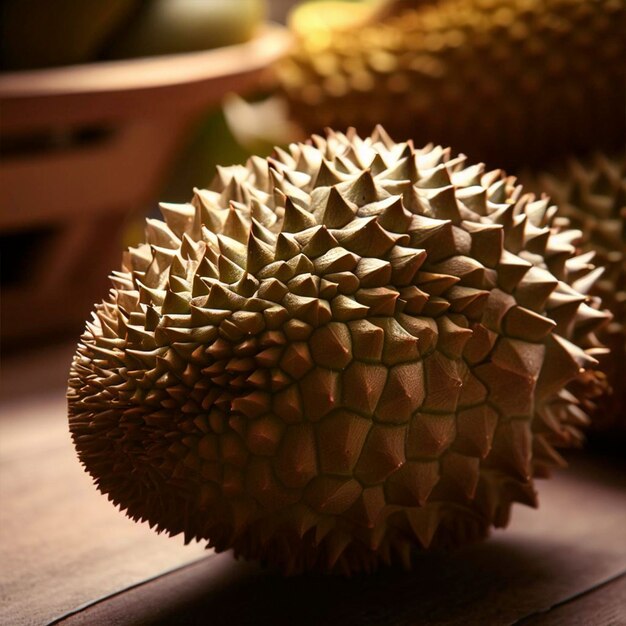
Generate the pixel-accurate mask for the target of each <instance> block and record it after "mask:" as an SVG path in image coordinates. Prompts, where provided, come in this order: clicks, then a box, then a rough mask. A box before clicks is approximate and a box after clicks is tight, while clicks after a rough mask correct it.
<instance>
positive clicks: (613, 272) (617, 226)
mask: <svg viewBox="0 0 626 626" xmlns="http://www.w3.org/2000/svg"><path fill="white" fill-rule="evenodd" d="M521 180H522V182H523V184H524V186H525V187H526V188H528V189H529V190H531V191H534V192H536V193H538V194H540V193H546V194H547V195H548V196H549V197H550V199H551V200H552V201H553V202H554V203H555V204H556V205H557V206H558V207H559V221H560V223H561V224H562V227H563V228H577V229H579V230H580V231H581V232H582V233H583V238H582V240H581V242H580V244H579V247H580V249H581V250H582V252H584V253H588V254H589V255H590V257H591V258H592V259H593V262H594V263H596V264H597V265H600V266H602V267H603V268H604V271H603V273H602V276H600V278H599V279H598V280H597V281H596V282H595V284H594V286H593V288H592V289H591V293H592V294H593V295H594V296H597V297H599V298H600V299H601V301H602V304H603V306H605V307H606V308H607V309H608V310H609V311H610V312H611V313H612V314H613V320H612V321H611V323H610V324H608V325H607V326H606V327H605V328H603V329H602V331H601V332H600V333H599V337H600V339H601V341H602V343H603V344H604V345H606V346H607V347H608V348H610V352H608V353H606V354H596V357H597V358H598V360H599V362H600V367H599V372H590V373H588V374H587V376H584V377H583V378H582V380H581V381H578V382H577V384H587V385H588V386H593V385H594V384H595V385H599V392H600V393H597V394H595V395H596V397H595V398H590V405H589V406H588V410H589V412H590V413H591V414H592V418H593V419H592V424H591V427H592V428H593V429H595V430H600V431H603V430H609V429H619V430H621V431H622V432H623V431H626V369H625V368H624V363H625V362H626V155H624V154H623V153H622V154H618V153H614V154H608V155H607V154H601V153H597V154H595V155H593V156H591V157H589V158H587V159H583V160H580V159H574V158H570V159H569V160H568V161H567V162H565V163H562V164H560V165H555V166H553V167H552V168H551V169H550V170H549V171H544V172H542V173H535V174H533V173H529V172H527V173H525V174H523V175H522V176H521ZM583 280H584V278H583ZM598 373H600V375H602V374H604V375H605V376H606V379H607V381H608V393H602V391H604V389H603V385H602V380H601V379H600V380H598ZM604 387H605V388H606V386H604Z"/></svg>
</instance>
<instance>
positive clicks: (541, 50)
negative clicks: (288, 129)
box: [278, 0, 626, 168]
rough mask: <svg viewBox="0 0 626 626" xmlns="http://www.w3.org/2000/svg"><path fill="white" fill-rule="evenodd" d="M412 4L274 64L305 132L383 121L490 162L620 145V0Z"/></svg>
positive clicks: (625, 74)
mask: <svg viewBox="0 0 626 626" xmlns="http://www.w3.org/2000/svg"><path fill="white" fill-rule="evenodd" d="M415 4H416V8H415V9H414V10H409V11H403V12H401V14H399V15H398V16H397V17H391V18H389V19H386V20H383V21H382V22H380V23H377V24H372V25H371V26H370V27H369V28H363V27H360V28H358V29H356V28H355V29H353V30H351V31H348V32H342V33H340V34H337V35H336V36H335V37H332V38H329V37H323V38H320V37H318V36H316V34H315V33H312V34H311V36H309V37H303V38H301V39H300V40H299V44H298V45H297V46H296V49H295V50H294V52H293V54H292V55H291V56H290V57H289V58H288V59H287V60H286V61H284V62H283V63H282V64H281V65H280V66H279V68H278V77H279V81H280V83H281V88H280V89H281V92H282V93H283V94H284V96H285V97H286V99H287V100H288V102H289V105H290V111H291V116H292V118H293V119H294V121H296V122H298V123H299V124H301V125H302V127H303V128H304V129H305V130H306V131H307V132H320V130H321V129H323V128H325V127H331V128H334V129H338V130H345V129H346V128H347V127H349V126H355V127H356V128H357V130H358V131H360V132H361V133H369V132H371V130H372V129H373V127H374V126H375V125H376V124H378V123H382V124H383V125H384V126H385V127H386V128H387V130H388V131H389V132H390V133H392V134H394V135H398V136H402V137H411V138H413V139H414V140H415V142H416V144H417V145H422V144H424V143H426V142H428V141H434V142H436V143H441V144H442V145H449V146H451V147H452V149H454V150H457V151H463V152H465V153H467V154H470V155H472V158H473V159H476V160H482V161H485V162H486V163H488V164H489V165H490V166H492V167H507V168H517V167H519V166H522V165H528V166H533V167H537V166H539V165H541V164H546V163H548V162H549V161H550V160H552V159H553V158H555V157H557V156H559V155H565V154H568V153H582V154H584V153H586V152H588V151H589V150H592V149H603V148H610V147H615V146H617V147H620V146H621V145H622V144H623V140H624V137H625V136H626V116H625V115H624V111H625V110H626V63H624V59H625V58H626V37H624V32H625V31H626V3H624V2H623V0H589V1H586V2H581V1H580V0H440V2H437V3H433V4H432V5H429V3H424V4H422V3H415ZM392 6H393V5H392Z"/></svg>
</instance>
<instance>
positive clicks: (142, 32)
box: [105, 0, 265, 58]
mask: <svg viewBox="0 0 626 626" xmlns="http://www.w3.org/2000/svg"><path fill="white" fill-rule="evenodd" d="M264 16H265V3H264V2H263V0H203V1H199V0H151V1H150V2H146V3H145V5H144V6H143V7H142V10H141V11H140V12H138V13H137V15H136V16H135V18H134V19H133V20H132V22H131V23H130V24H128V26H127V27H126V28H125V29H124V32H122V33H120V34H119V35H118V36H117V37H116V38H115V39H113V40H112V41H111V42H110V45H109V47H108V48H107V50H106V52H105V54H106V56H111V57H115V58H127V57H138V56H150V55H159V54H174V53H178V52H189V51H193V50H205V49H208V48H218V47H221V46H227V45H232V44H237V43H242V42H244V41H248V40H249V39H250V38H251V37H252V36H253V34H254V30H255V29H256V28H257V26H258V25H259V24H260V22H261V21H262V20H263V18H264Z"/></svg>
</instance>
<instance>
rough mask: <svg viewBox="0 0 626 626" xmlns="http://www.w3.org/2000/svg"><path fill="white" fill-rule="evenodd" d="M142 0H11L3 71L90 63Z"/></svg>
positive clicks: (1, 33)
mask: <svg viewBox="0 0 626 626" xmlns="http://www.w3.org/2000/svg"><path fill="white" fill-rule="evenodd" d="M139 4H140V3H139V0H8V1H6V2H3V3H2V5H1V8H0V18H1V20H0V51H1V52H0V54H1V65H2V69H3V70H5V71H6V70H23V69H33V68H38V67H53V66H57V65H69V64H74V63H86V62H88V61H91V60H92V59H93V58H95V57H96V55H97V53H98V51H99V50H100V47H101V46H102V44H103V42H104V41H105V40H106V39H107V37H109V35H110V34H111V32H113V31H114V30H115V29H116V28H118V27H119V26H120V25H121V24H123V23H124V21H125V20H126V19H128V18H129V16H130V15H131V14H132V12H133V10H134V9H135V8H136V7H137V6H139Z"/></svg>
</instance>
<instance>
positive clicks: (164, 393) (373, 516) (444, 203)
mask: <svg viewBox="0 0 626 626" xmlns="http://www.w3.org/2000/svg"><path fill="white" fill-rule="evenodd" d="M162 211H163V220H164V221H160V220H148V224H147V229H146V242H145V243H143V244H141V245H140V246H139V247H137V248H131V249H130V250H129V251H128V252H127V253H126V254H125V255H124V260H123V264H122V267H121V269H120V270H119V271H116V272H114V273H113V275H112V282H113V288H112V290H111V292H110V295H109V298H108V299H107V300H106V301H104V302H103V303H102V304H100V305H98V306H97V307H96V310H95V313H94V315H93V319H92V321H91V322H89V323H88V324H87V328H86V331H85V333H84V335H83V337H82V339H81V343H80V344H79V347H78V350H77V353H76V355H75V358H74V360H73V363H72V367H71V377H70V381H69V390H68V401H69V420H70V429H71V433H72V436H73V439H74V442H75V445H76V448H77V450H78V454H79V457H80V459H81V461H82V463H83V464H84V465H85V467H86V469H87V470H88V471H89V473H90V474H91V475H92V476H93V478H94V479H95V482H96V484H97V486H98V488H99V489H100V490H101V491H102V492H104V493H106V494H107V495H108V497H109V499H111V500H112V501H113V502H114V503H115V504H117V505H118V506H119V507H120V508H122V509H125V510H126V511H127V514H128V515H129V516H130V517H132V518H134V519H137V520H147V521H148V522H149V523H150V524H151V525H153V526H155V527H156V528H157V529H159V530H165V531H166V532H168V533H170V534H176V533H184V535H185V539H186V540H191V539H193V538H198V539H207V540H208V541H209V545H210V546H213V547H215V548H216V549H217V550H225V549H228V548H234V550H235V553H236V554H237V555H241V556H243V557H246V558H255V559H260V560H262V561H264V562H269V563H272V564H276V565H278V566H280V567H282V568H284V570H286V571H288V572H297V571H302V570H309V569H320V570H333V571H339V572H345V573H348V572H352V571H362V570H364V571H369V570H371V569H373V568H375V567H376V566H377V565H378V564H379V563H381V562H382V563H389V562H391V561H401V562H403V563H404V564H406V565H409V564H410V553H411V549H412V547H416V546H417V547H422V548H430V547H437V548H442V547H448V546H454V545H457V544H461V543H464V542H468V541H472V540H475V539H478V538H481V537H483V536H485V535H486V534H487V532H488V529H489V527H490V526H492V525H495V526H498V527H500V526H504V525H506V524H507V521H508V518H509V511H510V508H511V504H512V503H513V502H523V503H526V504H529V505H532V506H534V505H535V504H536V499H535V491H534V488H533V476H534V475H537V474H544V473H545V471H546V469H547V467H549V466H550V465H553V464H555V463H559V460H560V457H559V455H558V454H557V453H556V452H555V450H554V446H557V445H573V444H576V443H577V442H578V441H579V438H580V435H579V433H578V429H577V426H578V425H580V424H582V423H585V421H586V416H585V414H584V412H583V411H582V410H581V409H580V406H579V399H578V398H577V397H576V396H575V395H574V394H573V393H572V392H570V391H568V390H567V389H564V386H565V385H567V384H568V383H569V382H570V381H572V380H574V379H575V378H576V377H578V376H579V375H580V374H581V373H584V372H585V371H586V370H587V369H588V368H590V367H592V366H593V364H594V363H595V361H594V359H593V358H592V357H590V356H589V355H588V354H587V353H586V352H585V350H583V349H582V348H581V347H579V346H580V345H582V344H583V343H585V344H594V343H595V344H597V341H596V340H595V339H594V331H595V329H597V328H600V327H601V326H602V325H603V324H605V323H606V320H607V318H608V314H605V313H603V312H600V311H598V310H597V309H596V308H594V306H592V305H594V302H593V301H592V300H591V299H590V298H589V297H588V296H587V295H586V294H585V292H586V291H587V290H588V289H590V288H591V287H592V285H593V281H594V276H595V273H594V266H593V265H592V264H591V263H590V262H589V259H588V258H587V257H585V256H583V257H579V256H577V255H576V249H575V246H574V242H575V241H576V240H577V239H578V238H579V237H580V233H579V232H577V231H571V230H563V229H562V230H560V231H557V230H556V229H553V228H552V222H553V219H554V215H555V211H556V209H555V207H553V206H551V205H550V204H549V202H548V201H547V200H546V199H535V198H534V197H533V196H531V195H525V194H524V193H523V192H522V189H521V187H520V186H518V185H516V183H515V179H513V178H510V177H506V176H505V175H504V174H503V173H502V172H501V171H499V170H496V171H490V172H487V171H485V169H484V167H483V166H481V165H473V164H471V163H468V162H467V160H466V159H465V157H463V156H459V157H455V156H453V155H452V153H451V152H450V150H448V149H442V148H441V147H433V146H432V145H429V146H427V147H425V148H423V149H419V150H417V149H414V147H413V144H412V143H410V142H409V143H394V142H393V141H392V140H391V139H390V138H389V137H388V135H387V134H386V133H385V132H384V131H383V130H382V128H379V129H377V130H376V131H375V132H374V134H373V135H372V136H371V137H368V138H365V139H361V138H359V136H357V135H356V134H355V133H354V132H352V131H351V132H349V133H348V134H347V135H344V134H341V133H334V132H329V134H328V136H327V137H326V138H322V137H319V136H313V137H312V139H311V140H310V142H308V143H293V144H291V145H290V146H289V147H288V149H287V150H282V149H279V148H277V149H276V151H275V153H274V155H273V156H272V157H270V158H268V159H261V158H256V157H252V158H251V159H250V160H249V161H248V162H247V164H246V165H245V166H233V167H228V168H219V171H218V174H217V177H216V178H215V181H214V183H213V186H212V188H211V189H208V190H200V189H197V190H195V193H194V196H193V200H192V201H191V203H190V204H184V205H167V204H165V205H163V206H162ZM584 274H586V275H587V277H588V280H587V281H586V283H585V281H583V280H581V278H582V275H584ZM572 276H575V277H576V279H577V282H576V283H575V284H573V283H572V280H571V278H572ZM576 286H580V289H576ZM581 289H582V291H581ZM567 337H569V338H570V339H572V341H570V340H569V339H568V338H567Z"/></svg>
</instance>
